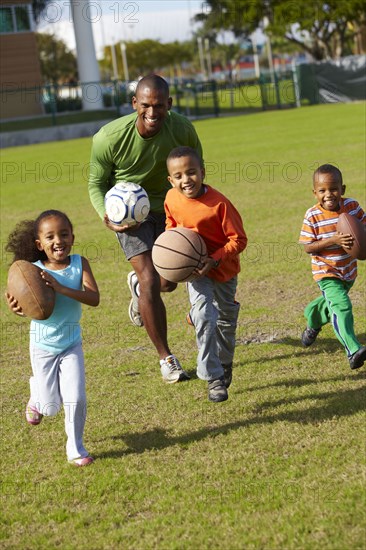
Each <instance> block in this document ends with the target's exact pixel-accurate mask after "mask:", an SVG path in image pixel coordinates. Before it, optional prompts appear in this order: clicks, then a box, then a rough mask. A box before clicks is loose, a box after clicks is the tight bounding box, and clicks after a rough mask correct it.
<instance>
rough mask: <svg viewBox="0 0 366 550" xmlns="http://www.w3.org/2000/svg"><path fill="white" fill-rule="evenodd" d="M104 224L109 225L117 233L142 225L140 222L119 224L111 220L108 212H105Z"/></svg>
mask: <svg viewBox="0 0 366 550" xmlns="http://www.w3.org/2000/svg"><path fill="white" fill-rule="evenodd" d="M104 224H105V225H106V226H107V227H108V229H111V230H112V231H114V232H115V233H124V232H125V231H129V230H130V229H137V228H138V227H139V225H141V224H140V223H135V224H134V225H119V224H117V223H113V222H111V220H110V219H109V218H108V216H107V214H104Z"/></svg>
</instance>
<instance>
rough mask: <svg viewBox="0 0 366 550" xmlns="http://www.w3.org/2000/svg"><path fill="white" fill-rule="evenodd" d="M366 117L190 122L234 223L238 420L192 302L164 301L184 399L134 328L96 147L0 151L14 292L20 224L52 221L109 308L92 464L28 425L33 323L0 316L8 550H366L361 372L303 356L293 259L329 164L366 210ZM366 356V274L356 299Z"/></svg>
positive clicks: (90, 321) (337, 114) (360, 107)
mask: <svg viewBox="0 0 366 550" xmlns="http://www.w3.org/2000/svg"><path fill="white" fill-rule="evenodd" d="M364 121H365V103H359V104H345V105H326V106H317V107H306V108H301V109H291V110H286V111H283V112H282V111H275V112H264V113H258V114H255V115H252V116H240V117H230V118H219V119H215V120H202V121H199V122H196V128H197V131H198V133H199V135H200V137H201V140H202V143H203V147H204V153H205V161H206V167H207V174H208V177H207V181H208V182H209V183H210V184H212V185H213V186H215V187H217V188H219V189H220V190H221V191H223V192H224V193H225V194H227V195H228V196H229V197H230V198H231V199H232V201H233V202H234V203H235V204H236V206H237V207H238V209H239V211H240V212H241V214H242V216H243V220H244V226H245V228H246V231H247V234H248V238H249V246H248V248H247V250H246V251H245V252H244V253H243V255H242V271H241V274H240V278H239V290H238V300H239V301H240V303H241V312H240V317H239V327H238V333H237V349H236V362H235V370H234V377H233V384H232V386H231V388H230V390H229V400H228V401H227V402H225V403H221V404H213V403H209V402H208V400H207V395H206V391H207V389H206V385H205V384H204V383H203V382H202V381H200V380H198V379H197V378H196V377H195V360H196V348H195V339H194V332H193V330H192V329H191V327H189V326H188V325H186V324H185V315H186V313H187V310H188V298H187V294H186V290H185V287H184V286H183V285H179V288H178V289H177V290H176V291H175V292H174V293H172V294H170V295H167V296H166V297H165V298H164V300H165V304H166V306H167V310H168V323H169V340H170V345H171V348H172V350H173V351H174V353H176V354H177V355H178V357H179V358H180V360H181V362H182V364H183V366H184V368H186V369H187V370H188V371H189V372H190V373H191V374H192V380H191V381H190V382H188V383H184V384H179V385H176V386H168V385H164V384H163V382H162V381H161V378H160V371H159V364H158V361H157V357H156V355H155V351H154V349H153V347H152V345H151V343H150V341H149V340H148V338H147V336H146V333H145V331H144V329H137V328H135V327H133V326H132V325H131V324H130V322H129V318H128V314H127V306H128V301H129V293H128V288H127V285H126V276H127V273H128V271H129V264H128V262H126V261H125V259H124V257H123V255H122V253H121V252H120V250H119V248H118V246H117V243H116V239H115V237H114V235H113V234H111V232H109V231H108V230H107V229H104V227H103V224H102V223H101V222H100V221H99V219H98V218H97V215H96V214H95V212H94V210H93V208H92V207H91V205H90V202H89V199H88V194H87V172H88V161H89V153H90V145H91V139H90V138H87V139H80V140H75V141H68V142H59V143H49V144H42V145H34V146H28V147H18V148H13V149H6V150H3V151H2V188H1V190H2V193H1V202H2V204H1V206H2V212H1V240H2V265H3V273H2V280H1V282H2V292H4V290H5V282H6V271H7V266H8V263H9V261H10V259H11V258H10V257H9V255H8V254H7V253H6V252H5V243H6V239H7V235H8V233H9V232H10V230H11V229H12V228H13V226H14V225H15V223H16V222H18V221H19V220H21V219H24V218H32V217H35V216H37V215H38V213H39V212H40V211H42V210H44V209H48V208H58V209H61V210H65V211H66V212H67V214H68V215H69V216H70V218H71V220H72V221H73V223H74V229H75V236H76V243H75V251H76V252H78V253H81V254H83V255H85V256H87V257H88V258H89V261H90V262H91V265H92V268H93V271H94V274H95V276H96V278H97V280H98V283H99V286H100V291H101V304H100V306H99V307H98V308H88V307H83V320H82V321H83V329H84V351H85V355H86V370H87V392H88V418H87V424H86V431H85V444H86V447H87V448H88V450H89V451H90V452H91V454H92V455H93V456H94V457H95V458H96V461H95V463H94V464H93V465H92V466H90V467H89V468H85V469H76V468H74V469H73V468H72V467H71V466H69V465H68V463H67V461H66V457H65V435H64V429H63V422H64V418H63V413H60V414H59V415H58V416H57V417H56V418H53V419H49V418H48V419H47V418H46V419H44V421H43V422H42V424H41V425H40V426H37V427H32V426H29V425H27V423H26V422H25V418H24V409H25V405H26V403H27V400H28V393H29V388H28V379H29V376H30V365H29V358H28V331H29V323H28V321H27V320H22V319H18V318H16V317H15V316H13V315H12V314H10V312H8V311H7V308H6V306H5V304H4V301H3V303H2V308H3V309H2V313H3V317H2V325H1V326H2V348H3V356H2V362H3V363H2V369H1V382H2V442H3V443H2V459H3V460H2V492H1V496H2V505H3V524H2V547H3V548H8V549H14V548H27V549H28V548H29V549H47V550H49V549H56V548H62V549H74V548H75V549H76V548H78V549H90V548H93V549H94V548H95V549H116V548H122V549H133V550H140V549H141V550H142V549H145V548H148V549H152V548H154V549H155V548H156V549H164V550H165V549H169V550H170V549H172V550H173V549H176V550H178V549H187V550H188V549H189V550H191V549H195V548H197V549H205V550H206V549H207V550H208V549H216V548H217V549H219V548H225V549H228V550H239V549H240V550H244V549H264V550H275V549H276V550H277V549H278V550H283V549H286V550H292V549H293V550H295V549H296V550H299V549H301V550H303V549H304V550H313V549H315V548H322V549H326V550H330V549H332V550H333V549H334V550H346V549H347V550H349V549H352V550H353V549H359V550H364V549H365V535H366V532H365V506H364V504H365V482H364V476H363V475H364V469H365V447H364V442H365V435H366V429H365V393H364V392H365V369H364V368H363V369H361V370H360V371H358V372H357V371H350V369H349V366H348V362H347V360H346V357H345V354H344V351H343V349H342V347H341V345H340V344H339V343H338V341H337V340H336V338H335V336H334V334H333V331H332V329H331V327H326V328H325V329H324V330H323V331H322V333H321V335H320V336H319V339H318V341H317V343H316V344H315V345H314V346H313V347H311V348H309V349H304V348H302V347H301V345H300V344H299V337H300V335H301V331H302V329H303V327H304V320H303V308H304V306H305V305H306V304H307V302H308V301H309V300H310V299H312V298H314V297H315V296H316V295H317V293H318V291H317V288H316V285H315V283H314V282H313V281H312V278H311V272H310V260H309V257H306V256H305V254H304V253H303V252H302V250H301V249H300V247H299V246H298V245H297V240H298V235H299V231H300V227H301V223H302V219H303V215H304V212H305V210H306V209H307V208H308V207H310V206H311V205H312V204H313V195H312V192H311V185H312V184H311V176H312V172H313V171H314V169H315V168H316V167H317V166H318V165H320V164H323V163H325V162H331V163H335V164H337V165H338V166H339V167H340V169H341V170H342V172H343V174H344V181H345V184H346V186H347V192H346V195H347V196H352V197H355V198H357V199H358V200H359V201H360V203H361V204H362V205H363V206H364V207H365V206H366V186H365V173H364V168H365V143H366V140H365V131H364ZM351 297H352V301H353V305H354V316H355V327H356V333H357V334H358V335H359V338H360V340H361V342H363V343H366V333H365V319H366V262H359V277H358V280H357V282H356V284H355V286H354V288H353V289H352V291H351Z"/></svg>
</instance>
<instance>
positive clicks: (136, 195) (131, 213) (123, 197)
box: [104, 181, 150, 226]
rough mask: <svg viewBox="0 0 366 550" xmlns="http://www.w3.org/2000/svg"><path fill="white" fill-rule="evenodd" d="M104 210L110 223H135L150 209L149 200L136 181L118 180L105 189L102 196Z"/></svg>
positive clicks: (130, 224)
mask: <svg viewBox="0 0 366 550" xmlns="http://www.w3.org/2000/svg"><path fill="white" fill-rule="evenodd" d="M104 205H105V211H106V214H107V216H108V218H109V219H110V221H111V222H112V223H115V224H117V225H129V226H132V225H136V224H137V223H140V222H142V221H143V220H144V219H145V218H146V217H147V215H148V213H149V211H150V201H149V197H148V196H147V193H146V191H145V189H143V188H142V187H141V186H140V185H138V184H137V183H130V182H125V181H122V182H119V183H116V185H115V186H114V187H112V189H110V190H109V191H107V193H106V194H105V198H104Z"/></svg>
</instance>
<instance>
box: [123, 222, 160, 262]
mask: <svg viewBox="0 0 366 550" xmlns="http://www.w3.org/2000/svg"><path fill="white" fill-rule="evenodd" d="M164 231H165V214H164V213H162V214H157V213H156V212H150V214H149V215H148V217H147V218H146V220H145V221H143V222H142V224H141V225H140V226H139V227H137V228H136V229H133V228H132V229H130V230H129V231H125V232H124V233H116V235H117V239H118V240H119V244H120V245H121V248H122V250H123V252H124V253H125V255H126V258H127V260H130V259H131V258H133V257H134V256H138V255H139V254H142V253H143V252H146V251H147V250H151V249H152V247H153V244H154V242H155V241H156V239H157V238H158V237H159V235H161V233H163V232H164Z"/></svg>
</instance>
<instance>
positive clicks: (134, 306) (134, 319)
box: [127, 271, 144, 327]
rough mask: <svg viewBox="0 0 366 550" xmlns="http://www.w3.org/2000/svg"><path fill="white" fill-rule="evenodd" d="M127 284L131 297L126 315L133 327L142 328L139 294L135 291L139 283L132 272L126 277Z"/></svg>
mask: <svg viewBox="0 0 366 550" xmlns="http://www.w3.org/2000/svg"><path fill="white" fill-rule="evenodd" d="M127 284H128V287H129V289H130V292H131V296H132V299H131V301H130V305H129V306H128V315H129V317H130V319H131V323H132V324H133V325H135V326H136V327H143V326H144V323H143V321H142V318H141V314H140V310H139V294H138V291H137V287H138V284H139V281H138V278H137V275H136V273H135V272H134V271H130V272H129V274H128V275H127Z"/></svg>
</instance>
